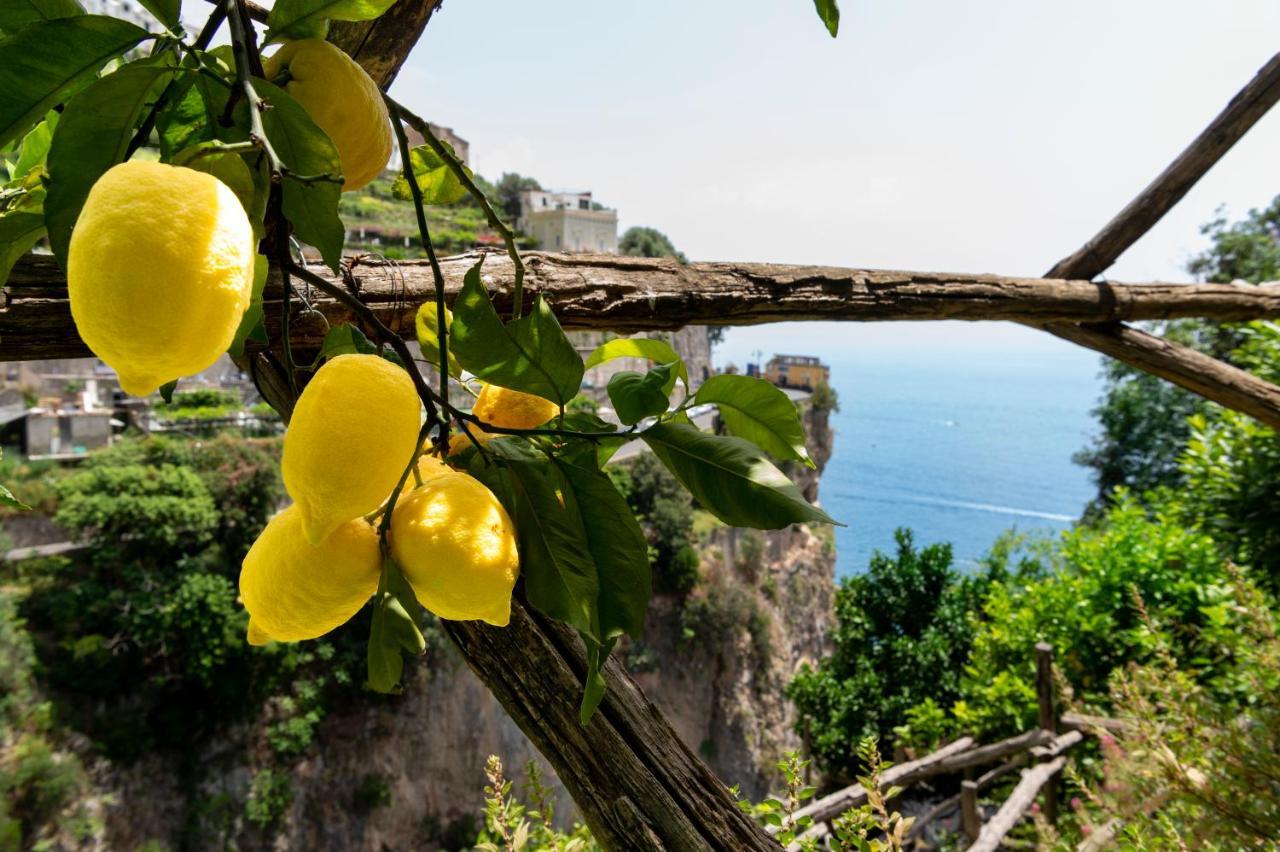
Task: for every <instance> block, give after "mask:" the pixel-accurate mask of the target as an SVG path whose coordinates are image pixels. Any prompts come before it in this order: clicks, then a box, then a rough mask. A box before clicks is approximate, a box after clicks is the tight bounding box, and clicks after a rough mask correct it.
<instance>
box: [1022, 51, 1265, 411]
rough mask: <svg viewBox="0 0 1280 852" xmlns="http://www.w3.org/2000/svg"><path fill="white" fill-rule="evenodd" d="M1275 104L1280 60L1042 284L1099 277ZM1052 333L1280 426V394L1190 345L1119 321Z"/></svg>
mask: <svg viewBox="0 0 1280 852" xmlns="http://www.w3.org/2000/svg"><path fill="white" fill-rule="evenodd" d="M1277 101H1280V54H1276V55H1275V56H1273V57H1272V58H1271V61H1270V62H1268V63H1267V64H1266V65H1264V66H1263V67H1262V69H1261V70H1260V71H1258V73H1257V74H1256V75H1255V76H1254V78H1253V79H1252V80H1250V81H1249V83H1248V85H1246V86H1245V87H1244V88H1243V89H1241V90H1240V92H1239V93H1238V94H1237V95H1236V96H1235V97H1234V98H1232V99H1231V101H1230V103H1228V104H1227V106H1226V108H1225V109H1224V110H1223V111H1222V112H1221V113H1219V114H1218V116H1217V117H1216V118H1214V120H1213V121H1211V122H1210V123H1209V125H1208V126H1207V127H1206V128H1205V129H1204V130H1203V131H1201V133H1200V135H1199V136H1197V137H1196V138H1195V139H1194V140H1193V141H1192V142H1191V144H1190V145H1188V146H1187V147H1186V148H1185V149H1184V150H1183V151H1182V153H1180V154H1179V155H1178V156H1177V157H1176V158H1175V159H1174V161H1173V162H1172V163H1170V164H1169V166H1168V167H1167V168H1166V169H1165V170H1164V171H1163V172H1161V173H1160V174H1159V175H1158V176H1157V177H1156V179H1155V180H1153V181H1152V182H1151V183H1150V184H1148V186H1147V187H1146V188H1145V189H1144V190H1142V192H1140V193H1138V195H1137V196H1136V197H1135V198H1134V199H1133V200H1132V201H1130V202H1129V203H1128V204H1127V205H1125V207H1124V209H1123V210H1121V211H1120V212H1119V213H1118V214H1116V216H1115V218H1113V219H1112V220H1111V221H1110V222H1108V223H1107V224H1106V225H1105V226H1103V228H1102V230H1100V231H1099V232H1098V233H1097V234H1096V235H1094V237H1093V238H1092V239H1090V240H1089V241H1088V242H1086V243H1085V244H1084V245H1083V246H1081V247H1080V248H1079V249H1077V250H1076V251H1075V252H1074V253H1073V254H1070V255H1068V256H1067V257H1064V258H1063V259H1062V260H1060V261H1058V262H1057V263H1056V264H1054V266H1053V268H1052V269H1050V270H1049V271H1048V272H1047V273H1045V277H1046V278H1086V279H1091V278H1094V277H1095V276H1097V275H1100V274H1101V273H1103V272H1104V271H1106V270H1107V269H1108V268H1110V266H1111V264H1113V263H1115V261H1116V258H1118V257H1119V256H1120V255H1121V254H1122V253H1123V252H1124V251H1125V249H1127V248H1129V247H1130V246H1131V245H1133V244H1134V243H1135V242H1137V241H1138V239H1139V238H1141V237H1142V235H1143V234H1145V233H1147V231H1149V230H1150V229H1151V228H1152V226H1154V225H1155V224H1156V223H1157V222H1159V221H1160V219H1162V218H1163V217H1164V215H1165V214H1166V213H1168V212H1169V211H1170V210H1171V209H1173V206H1174V205H1175V204H1177V203H1178V202H1179V201H1180V200H1182V197H1183V196H1185V195H1186V194H1187V192H1188V191H1189V190H1190V189H1191V187H1193V186H1195V184H1196V183H1197V182H1198V181H1199V180H1200V178H1202V177H1203V176H1204V175H1205V173H1206V172H1208V171H1209V169H1211V168H1212V167H1213V165H1214V164H1215V163H1217V162H1218V160H1219V159H1221V158H1222V156H1223V155H1224V154H1226V153H1227V151H1229V150H1231V148H1232V146H1233V145H1235V143H1236V142H1238V141H1239V140H1240V139H1241V138H1242V137H1243V136H1244V135H1245V133H1247V132H1248V131H1249V130H1250V129H1251V128H1252V127H1253V125H1254V124H1256V123H1257V122H1258V119H1260V118H1262V116H1264V115H1266V113H1267V112H1268V111H1269V110H1270V109H1271V107H1273V106H1274V105H1275V104H1276V102H1277ZM1044 328H1045V330H1046V331H1048V332H1050V333H1051V334H1053V335H1055V336H1057V337H1060V338H1062V339H1063V340H1069V341H1071V342H1072V343H1076V344H1079V345H1080V346H1085V347H1087V348H1089V349H1093V350H1095V351H1097V352H1101V353H1102V354H1104V355H1109V356H1110V357H1112V358H1115V359H1117V360H1119V361H1123V362H1125V363H1127V364H1130V365H1131V366H1134V367H1137V368H1138V369H1140V370H1145V371H1146V372H1149V373H1152V374H1154V375H1157V376H1159V377H1161V378H1162V379H1166V380H1168V381H1170V382H1173V383H1174V384H1176V385H1178V386H1179V387H1182V388H1185V389H1187V390H1189V391H1191V392H1192V393H1197V394H1199V395H1200V396H1203V397H1205V398H1206V399H1210V400H1213V401H1214V402H1217V403H1220V404H1221V405H1225V406H1227V407H1228V408H1234V409H1236V410H1238V411H1243V412H1244V413H1246V414H1249V415H1251V416H1253V417H1256V418H1257V419H1258V420H1259V421H1261V422H1263V423H1265V424H1267V425H1268V426H1270V427H1272V428H1273V429H1278V428H1280V388H1278V387H1276V386H1275V385H1273V384H1271V383H1269V382H1264V381H1262V380H1261V379H1258V378H1257V377H1256V376H1253V375H1252V374H1250V373H1248V372H1247V371H1245V370H1241V369H1238V368H1236V367H1233V366H1231V365H1230V364H1227V363H1225V362H1222V361H1219V360H1217V359H1215V358H1210V357H1209V356H1207V355H1204V354H1202V353H1200V352H1197V351H1196V350H1194V349H1192V348H1191V347H1189V346H1184V345H1183V344H1180V343H1173V342H1171V341H1167V340H1163V339H1161V338H1159V337H1157V336H1155V335H1153V334H1148V333H1147V332H1144V331H1140V330H1138V329H1136V328H1131V327H1129V326H1127V325H1124V324H1123V323H1119V322H1114V323H1107V324H1088V325H1083V326H1076V325H1071V324H1066V323H1055V324H1048V325H1045V326H1044Z"/></svg>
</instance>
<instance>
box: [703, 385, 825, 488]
mask: <svg viewBox="0 0 1280 852" xmlns="http://www.w3.org/2000/svg"><path fill="white" fill-rule="evenodd" d="M694 400H695V401H696V402H697V403H698V404H700V405H702V404H714V405H716V406H718V407H719V408H720V417H721V418H722V419H723V420H724V425H725V426H726V427H727V428H728V429H729V432H730V433H731V434H734V435H737V436H738V437H739V438H746V439H747V440H748V441H750V442H752V443H753V444H755V445H756V446H758V447H760V449H762V450H764V451H765V452H766V453H768V454H769V455H771V456H773V457H774V458H776V459H794V460H796V461H800V462H804V463H805V464H807V465H808V466H809V467H815V466H816V465H814V463H813V459H811V458H809V451H808V450H807V449H806V448H805V445H804V426H803V425H801V423H800V416H799V414H797V413H796V405H795V403H794V402H792V401H791V398H790V397H788V396H787V395H786V393H784V392H783V391H782V390H780V389H779V388H777V387H775V386H774V385H773V384H771V383H770V382H766V381H765V380H764V379H757V378H754V377H752V376H731V375H720V376H712V377H711V378H709V379H707V380H706V381H705V382H703V383H702V387H700V388H698V392H697V393H696V394H694Z"/></svg>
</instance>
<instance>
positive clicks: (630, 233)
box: [618, 227, 689, 263]
mask: <svg viewBox="0 0 1280 852" xmlns="http://www.w3.org/2000/svg"><path fill="white" fill-rule="evenodd" d="M618 252H619V253H620V254H625V255H630V256H631V257H674V258H676V259H677V260H679V261H680V262H681V263H688V262H689V258H687V257H685V256H684V253H683V252H681V251H678V250H677V249H676V247H675V245H674V244H672V242H671V240H670V239H668V238H667V235H666V234H664V233H662V232H661V231H659V230H658V229H657V228H642V227H631V228H627V230H626V232H625V233H623V235H622V238H621V239H620V240H618Z"/></svg>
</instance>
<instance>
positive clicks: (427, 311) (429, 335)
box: [413, 302, 462, 379]
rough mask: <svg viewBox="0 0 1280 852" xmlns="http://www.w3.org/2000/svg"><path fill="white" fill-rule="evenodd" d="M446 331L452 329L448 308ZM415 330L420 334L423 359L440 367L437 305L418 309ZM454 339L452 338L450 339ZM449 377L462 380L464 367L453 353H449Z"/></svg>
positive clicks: (419, 339)
mask: <svg viewBox="0 0 1280 852" xmlns="http://www.w3.org/2000/svg"><path fill="white" fill-rule="evenodd" d="M444 312H445V313H444V321H445V329H446V330H448V329H449V328H451V327H452V323H451V322H450V319H451V312H450V311H449V309H448V308H445V309H444ZM413 325H414V330H415V331H417V333H418V348H419V349H421V350H422V357H423V358H425V359H426V360H427V362H428V363H430V364H435V365H436V366H437V367H439V366H440V327H439V324H438V323H437V322H436V303H435V302H423V303H422V304H421V305H420V306H419V307H418V313H417V315H416V316H414V318H413ZM450 339H452V338H450ZM449 375H451V376H453V377H454V378H455V379H460V378H462V365H461V364H459V363H458V359H457V358H455V357H454V356H453V352H450V353H449Z"/></svg>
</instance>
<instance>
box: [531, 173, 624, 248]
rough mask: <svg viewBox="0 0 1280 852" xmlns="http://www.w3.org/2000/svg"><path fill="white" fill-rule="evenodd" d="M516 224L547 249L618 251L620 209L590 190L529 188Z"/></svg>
mask: <svg viewBox="0 0 1280 852" xmlns="http://www.w3.org/2000/svg"><path fill="white" fill-rule="evenodd" d="M516 224H517V226H518V227H519V228H520V230H521V231H523V232H524V233H526V234H528V235H529V236H531V237H534V238H535V239H537V241H538V245H539V246H540V247H541V248H542V249H544V250H545V251H582V252H595V253H597V254H617V252H618V211H616V210H610V209H608V208H607V207H604V206H602V205H600V204H597V203H595V202H594V201H592V199H591V193H589V192H548V191H546V190H541V189H526V190H525V191H524V192H522V193H521V194H520V219H519V221H518V222H517V223H516Z"/></svg>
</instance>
